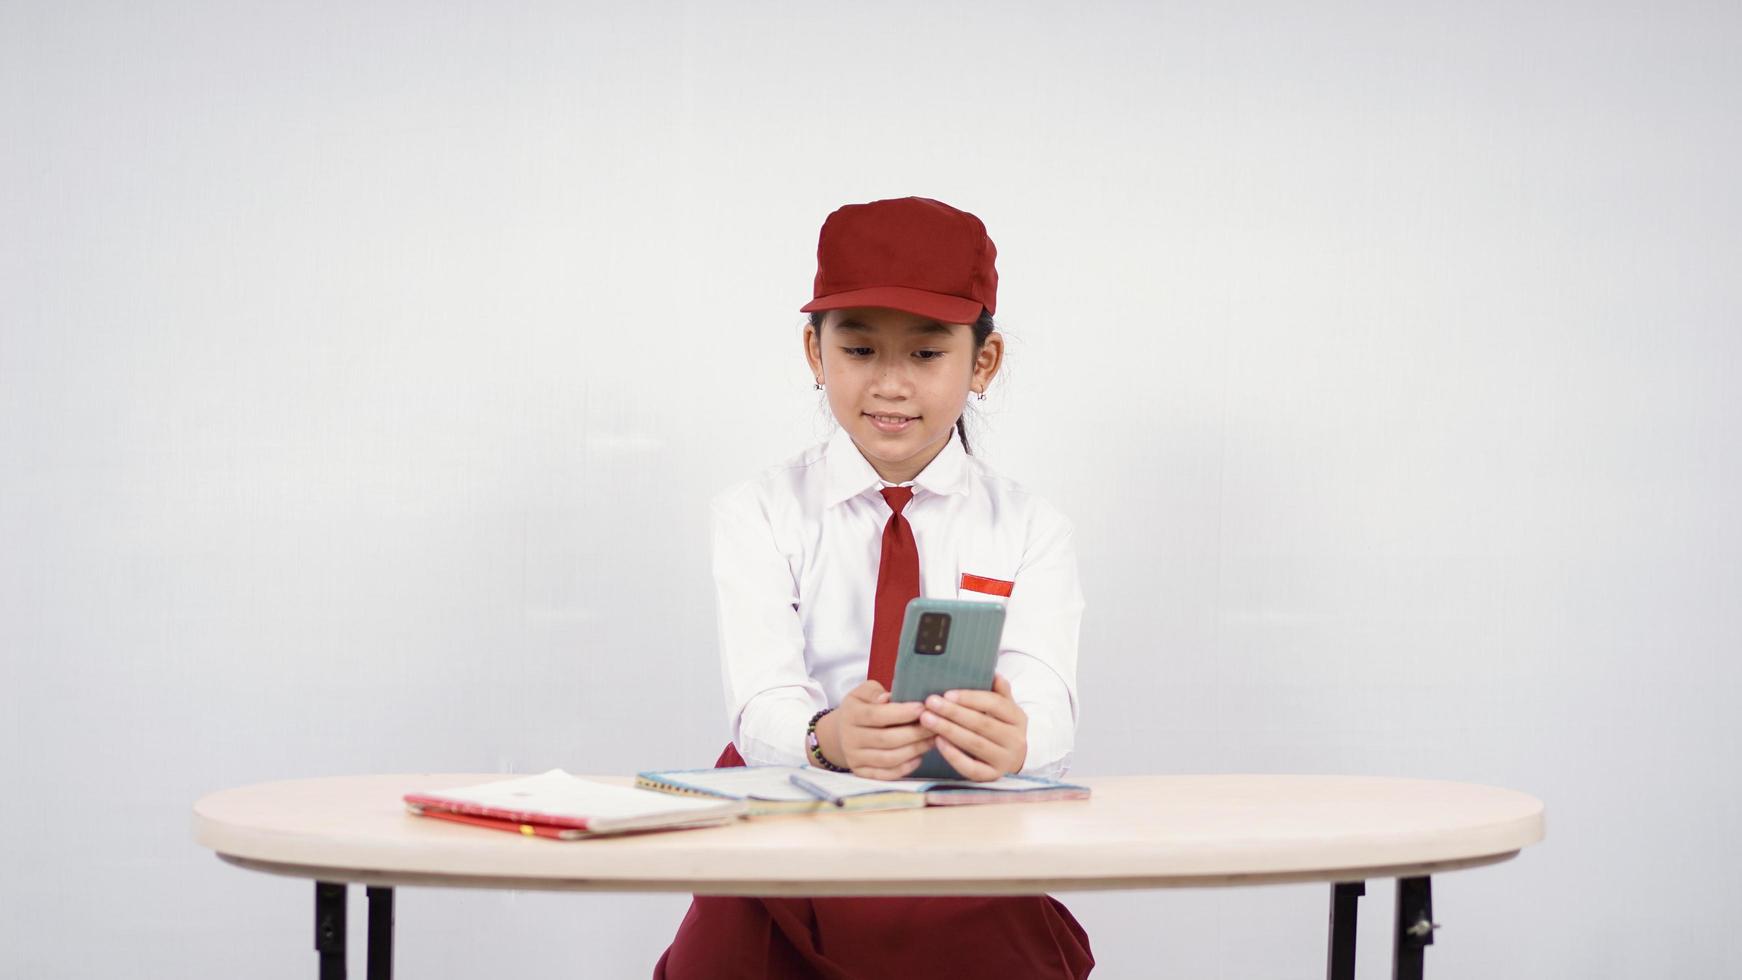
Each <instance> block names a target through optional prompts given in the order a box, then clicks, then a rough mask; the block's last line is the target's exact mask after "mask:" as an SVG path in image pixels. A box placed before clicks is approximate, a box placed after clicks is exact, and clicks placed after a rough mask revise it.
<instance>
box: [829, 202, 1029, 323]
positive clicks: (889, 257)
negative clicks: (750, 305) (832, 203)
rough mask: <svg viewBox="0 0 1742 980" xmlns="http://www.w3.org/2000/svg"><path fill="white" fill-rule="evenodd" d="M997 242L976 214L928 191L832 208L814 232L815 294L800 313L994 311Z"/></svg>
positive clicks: (952, 316)
mask: <svg viewBox="0 0 1742 980" xmlns="http://www.w3.org/2000/svg"><path fill="white" fill-rule="evenodd" d="M997 257H998V249H997V248H995V247H994V246H993V245H992V239H991V238H990V237H988V236H987V234H986V226H985V225H983V224H981V223H980V219H979V218H976V217H974V216H973V215H971V214H969V213H968V212H966V211H958V210H956V209H955V208H952V207H950V206H949V205H948V204H945V203H944V202H942V201H934V200H932V199H931V198H929V197H898V198H892V199H889V200H885V201H872V202H871V203H869V204H848V205H846V206H844V207H840V208H836V209H835V211H834V213H832V214H830V215H829V216H828V218H827V219H826V220H824V221H823V230H822V234H821V235H820V236H818V238H817V279H816V288H815V291H814V294H813V295H814V296H815V298H814V299H812V300H811V301H810V302H809V303H806V304H805V305H803V306H801V307H799V312H801V313H811V312H814V311H816V310H838V309H842V308H845V307H849V306H887V307H889V308H891V309H897V310H906V311H907V312H909V313H917V314H919V315H920V316H929V317H932V318H933V319H936V320H939V321H942V322H944V323H973V322H974V321H975V320H978V319H979V318H980V308H981V307H982V306H983V307H985V308H986V312H988V313H994V312H997V300H998V270H997V269H996V268H995V267H994V266H993V260H994V259H996V258H997Z"/></svg>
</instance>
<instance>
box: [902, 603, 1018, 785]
mask: <svg viewBox="0 0 1742 980" xmlns="http://www.w3.org/2000/svg"><path fill="white" fill-rule="evenodd" d="M1003 634H1004V603H1002V602H976V601H974V600H970V599H927V598H924V597H921V598H918V599H914V600H912V601H910V602H909V603H908V604H907V611H906V613H905V614H903V616H902V619H901V645H900V646H899V647H898V648H897V650H898V653H897V654H896V658H895V678H894V682H893V685H892V687H893V690H891V691H890V692H889V700H890V701H891V702H895V701H924V700H925V699H926V698H927V697H929V696H931V695H933V694H942V693H944V692H945V691H962V690H976V691H990V690H992V674H993V671H994V669H995V668H996V667H997V665H998V640H999V638H1000V637H1001V636H1003ZM905 778H907V779H963V778H965V777H964V776H963V775H962V774H961V773H959V772H957V771H956V767H954V766H952V765H950V762H949V760H948V759H945V758H944V756H943V753H941V752H939V751H938V750H937V749H936V748H933V749H930V750H928V751H927V752H926V754H925V755H924V756H922V757H921V758H920V760H919V768H917V769H915V770H914V771H913V772H911V773H908V774H907V776H906V777H905Z"/></svg>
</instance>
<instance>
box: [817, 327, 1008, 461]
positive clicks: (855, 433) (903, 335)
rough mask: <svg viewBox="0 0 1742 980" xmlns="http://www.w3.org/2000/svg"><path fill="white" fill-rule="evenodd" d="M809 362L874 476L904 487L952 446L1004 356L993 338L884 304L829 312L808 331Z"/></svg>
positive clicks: (1000, 340)
mask: <svg viewBox="0 0 1742 980" xmlns="http://www.w3.org/2000/svg"><path fill="white" fill-rule="evenodd" d="M804 349H805V359H806V360H808V361H809V362H810V366H811V374H813V375H814V376H815V377H816V379H817V381H819V382H821V383H822V385H823V388H824V390H825V391H827V392H828V395H829V408H830V410H832V411H833V412H834V413H835V420H836V421H837V422H839V423H840V424H841V427H842V428H843V429H846V430H847V434H848V435H850V436H852V437H853V442H854V444H855V445H857V446H858V447H859V451H860V452H861V453H863V454H864V455H865V458H866V459H867V460H868V461H870V463H871V465H872V467H873V468H875V469H876V470H877V474H878V475H879V476H881V477H882V478H883V479H885V480H888V481H890V482H891V483H904V482H906V481H908V480H911V479H913V478H914V477H915V476H917V475H918V474H919V471H920V470H923V469H925V466H926V464H927V463H929V462H931V460H932V457H934V456H936V455H937V454H938V451H939V450H941V449H943V448H944V444H945V443H946V442H948V441H949V438H950V430H951V429H953V428H955V425H956V419H958V418H960V417H961V414H962V409H963V408H964V407H965V406H966V404H967V398H968V393H969V392H970V391H985V390H986V385H988V384H989V383H991V381H992V376H993V375H995V374H997V373H998V364H999V362H1000V360H1001V359H1002V357H1003V353H1004V338H1002V337H1000V336H999V335H998V334H997V333H996V332H994V333H992V334H990V335H989V336H988V337H987V338H986V342H985V343H984V344H982V345H981V346H980V349H979V350H978V351H975V349H974V328H973V326H972V325H971V324H967V323H939V322H937V321H935V320H932V319H930V318H928V317H923V316H920V315H919V314H917V313H908V312H906V311H905V310H892V309H888V308H886V307H881V306H861V307H854V308H852V309H845V310H829V311H827V312H825V313H824V314H823V327H822V335H821V336H820V337H819V336H818V335H817V332H816V331H815V330H813V329H812V328H811V327H810V325H809V324H806V325H805V328H804Z"/></svg>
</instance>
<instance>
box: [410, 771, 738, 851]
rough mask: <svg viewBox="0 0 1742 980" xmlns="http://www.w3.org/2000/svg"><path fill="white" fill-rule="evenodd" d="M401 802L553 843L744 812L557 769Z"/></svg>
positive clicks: (718, 820) (717, 801)
mask: <svg viewBox="0 0 1742 980" xmlns="http://www.w3.org/2000/svg"><path fill="white" fill-rule="evenodd" d="M404 801H405V807H406V809H407V810H408V811H409V812H411V813H413V814H416V815H418V816H422V817H435V818H437V819H440V820H452V821H455V822H458V823H465V824H471V825H473V826H478V827H491V828H494V829H497V830H506V831H510V832H513V833H518V834H524V835H526V836H528V837H549V838H553V839H556V840H578V839H581V838H585V837H598V836H601V835H606V834H621V833H629V832H632V831H640V830H676V829H679V828H684V827H708V826H714V825H716V824H722V823H727V822H730V821H731V820H733V819H735V818H737V817H738V816H740V815H741V814H743V813H744V811H745V809H746V806H745V804H744V802H743V801H741V800H730V799H724V798H713V799H701V798H694V797H689V798H685V797H673V796H671V795H669V794H665V793H653V792H649V791H647V790H645V789H636V788H633V787H630V786H618V785H614V784H611V783H600V782H594V781H593V780H590V779H582V778H581V777H579V776H574V775H571V774H569V773H567V772H564V771H563V770H561V769H551V770H548V771H546V772H543V773H540V774H538V775H536V776H520V777H517V778H513V779H501V780H494V781H492V782H487V783H476V784H474V785H471V786H458V787H454V788H452V789H442V790H427V791H414V792H410V793H406V794H405V796H404Z"/></svg>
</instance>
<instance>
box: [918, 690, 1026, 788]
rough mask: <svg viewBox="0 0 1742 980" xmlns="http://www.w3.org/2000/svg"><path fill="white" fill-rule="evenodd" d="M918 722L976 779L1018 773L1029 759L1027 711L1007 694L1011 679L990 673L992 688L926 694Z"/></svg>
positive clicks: (964, 772) (959, 767)
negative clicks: (935, 736)
mask: <svg viewBox="0 0 1742 980" xmlns="http://www.w3.org/2000/svg"><path fill="white" fill-rule="evenodd" d="M925 708H926V710H924V711H923V712H921V713H920V716H919V723H920V724H921V725H922V726H924V727H925V728H926V729H927V730H929V731H931V732H933V733H934V734H936V735H937V750H938V752H939V753H940V754H941V755H943V757H944V758H945V759H947V760H949V763H950V765H952V766H954V767H955V768H956V771H957V772H959V773H961V774H962V775H964V776H966V777H968V778H969V779H972V780H975V781H977V782H989V781H991V780H994V779H997V778H998V777H1000V776H1003V775H1006V774H1008V773H1013V772H1019V771H1021V769H1022V763H1023V761H1024V760H1025V759H1027V758H1028V713H1027V712H1025V711H1023V710H1022V709H1021V708H1019V707H1017V706H1016V701H1015V700H1014V699H1013V698H1011V696H1010V682H1009V681H1007V680H1005V679H1004V675H1003V674H993V675H992V690H990V691H946V692H945V693H944V694H943V695H942V696H941V697H940V696H939V695H936V694H934V695H932V696H931V697H929V698H926V699H925Z"/></svg>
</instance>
